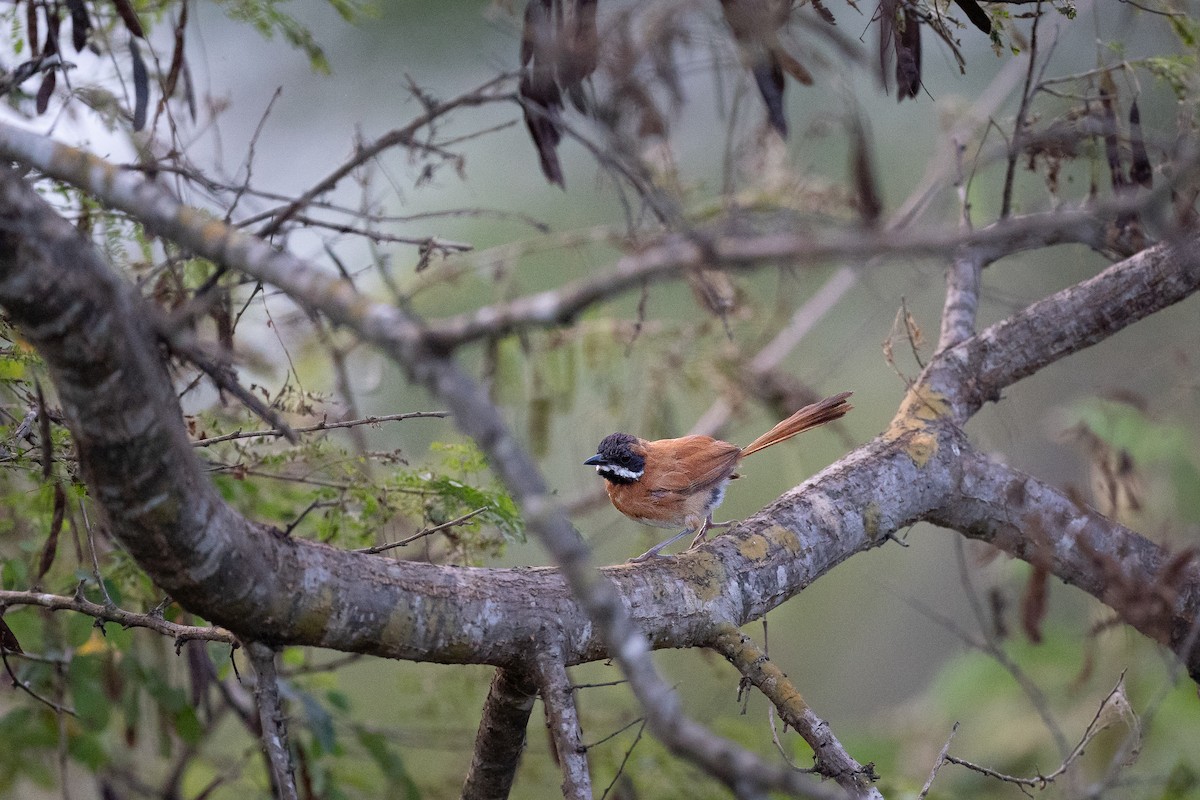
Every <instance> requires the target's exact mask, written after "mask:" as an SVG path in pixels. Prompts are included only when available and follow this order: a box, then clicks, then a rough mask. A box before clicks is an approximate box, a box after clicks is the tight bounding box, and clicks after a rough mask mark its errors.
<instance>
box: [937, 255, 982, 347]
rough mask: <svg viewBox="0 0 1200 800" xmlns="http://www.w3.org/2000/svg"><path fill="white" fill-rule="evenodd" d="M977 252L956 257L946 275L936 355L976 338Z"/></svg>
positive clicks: (977, 296) (978, 259)
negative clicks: (944, 298)
mask: <svg viewBox="0 0 1200 800" xmlns="http://www.w3.org/2000/svg"><path fill="white" fill-rule="evenodd" d="M979 255H980V254H979V253H975V252H970V253H965V254H961V255H959V256H957V257H956V258H955V259H954V261H953V262H951V264H950V269H949V270H947V272H946V303H945V306H944V307H943V308H942V331H941V335H940V336H939V337H938V346H937V349H938V352H941V351H942V350H945V349H946V348H948V347H953V346H954V345H956V344H958V343H960V342H964V341H966V340H967V339H969V338H971V337H972V336H974V335H975V315H976V314H977V313H978V311H979V285H980V280H979V277H980V273H981V271H982V270H983V264H982V263H981V261H980V258H979Z"/></svg>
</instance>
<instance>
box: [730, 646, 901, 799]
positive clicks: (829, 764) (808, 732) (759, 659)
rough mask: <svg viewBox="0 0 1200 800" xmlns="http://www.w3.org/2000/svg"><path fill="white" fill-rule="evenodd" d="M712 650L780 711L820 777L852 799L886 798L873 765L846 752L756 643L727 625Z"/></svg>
mask: <svg viewBox="0 0 1200 800" xmlns="http://www.w3.org/2000/svg"><path fill="white" fill-rule="evenodd" d="M712 647H713V649H714V650H716V651H717V652H719V653H720V654H721V655H723V656H725V658H726V659H728V661H729V663H731V664H733V666H734V667H736V668H737V670H738V671H739V672H741V673H742V675H744V676H745V677H746V678H747V679H749V681H750V682H751V683H753V684H754V685H755V686H757V687H758V689H759V691H761V692H762V693H763V694H764V695H766V697H767V699H768V700H770V701H771V703H772V704H773V705H774V706H775V708H776V709H778V710H779V716H780V717H781V718H782V719H783V721H784V722H785V723H787V724H788V725H790V726H792V728H794V729H795V731H796V732H797V733H799V734H800V735H801V736H802V737H803V738H804V741H806V742H808V746H809V747H811V748H812V750H813V758H814V759H815V760H816V768H815V770H814V771H815V772H816V773H817V774H818V775H823V776H825V777H826V778H832V779H833V780H834V781H836V782H837V784H838V785H839V786H841V787H842V788H843V789H845V790H846V791H847V792H848V793H849V794H850V795H851V796H853V797H863V798H876V799H879V800H881V799H882V797H883V795H881V794H880V793H879V790H878V789H876V788H875V787H874V785H872V782H873V781H875V780H877V779H878V777H879V776H877V775H876V774H875V770H874V765H872V764H868V765H867V766H865V767H864V766H863V765H862V764H859V763H858V762H857V761H855V760H854V758H853V757H852V756H851V755H850V754H849V753H848V752H846V749H845V748H844V747H843V746H842V743H841V742H839V741H838V739H837V737H836V736H835V735H834V733H833V731H832V730H831V729H830V727H829V723H827V722H826V721H825V720H823V719H821V718H820V717H818V716H817V715H816V714H815V713H814V712H813V710H812V708H810V707H809V705H808V703H806V702H805V701H804V698H803V697H802V696H801V695H800V691H799V690H798V689H797V688H796V686H795V684H793V683H792V681H791V680H790V679H789V678H788V676H787V675H785V674H784V672H783V670H781V669H779V667H777V666H775V663H774V662H772V661H771V660H770V659H769V658H768V657H767V654H766V653H765V652H763V650H761V649H760V648H759V647H758V645H756V644H755V643H754V640H753V639H751V638H750V637H749V636H747V635H746V634H744V633H742V632H741V631H739V630H738V629H737V628H735V627H734V626H732V625H725V626H722V627H721V628H720V629H719V630H718V633H717V635H716V636H715V637H714V638H713V641H712Z"/></svg>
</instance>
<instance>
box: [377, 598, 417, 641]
mask: <svg viewBox="0 0 1200 800" xmlns="http://www.w3.org/2000/svg"><path fill="white" fill-rule="evenodd" d="M415 634H416V630H415V629H414V618H413V614H412V612H411V611H410V610H409V608H408V607H407V606H396V607H395V608H393V609H392V613H391V614H389V615H388V618H387V621H386V622H384V623H383V632H382V634H381V638H382V640H383V641H382V644H384V645H385V646H386V645H400V644H405V643H407V642H411V641H412V640H413V638H414V636H415Z"/></svg>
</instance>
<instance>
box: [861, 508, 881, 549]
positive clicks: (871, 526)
mask: <svg viewBox="0 0 1200 800" xmlns="http://www.w3.org/2000/svg"><path fill="white" fill-rule="evenodd" d="M881 517H882V514H880V511H879V503H876V502H875V501H874V500H872V501H871V502H869V503H867V507H866V508H864V509H863V512H862V522H863V532H864V533H865V534H866V535H867V538H868V539H872V540H873V539H876V538H878V536H879V521H880V518H881Z"/></svg>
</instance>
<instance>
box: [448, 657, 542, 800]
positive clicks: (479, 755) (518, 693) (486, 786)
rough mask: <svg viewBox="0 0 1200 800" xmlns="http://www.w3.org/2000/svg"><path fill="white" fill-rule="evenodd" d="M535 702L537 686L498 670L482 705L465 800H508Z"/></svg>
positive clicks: (518, 673)
mask: <svg viewBox="0 0 1200 800" xmlns="http://www.w3.org/2000/svg"><path fill="white" fill-rule="evenodd" d="M535 699H537V686H536V685H535V684H534V683H533V681H532V680H531V679H530V677H529V676H528V675H527V674H526V673H524V672H521V671H520V670H516V669H503V668H502V669H497V670H496V674H495V675H493V676H492V685H491V687H490V688H489V689H488V695H487V699H486V700H485V701H484V703H483V718H482V719H481V720H480V721H479V732H478V733H477V734H476V736H475V750H474V753H473V755H472V756H471V770H470V772H468V773H467V780H466V783H465V784H464V785H463V791H462V800H506V798H507V797H508V793H509V791H510V790H511V789H512V782H513V778H514V777H515V776H516V773H517V765H518V764H519V763H520V761H521V754H522V753H524V752H525V730H526V728H527V727H528V725H529V715H530V712H532V711H533V701H534V700H535Z"/></svg>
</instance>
